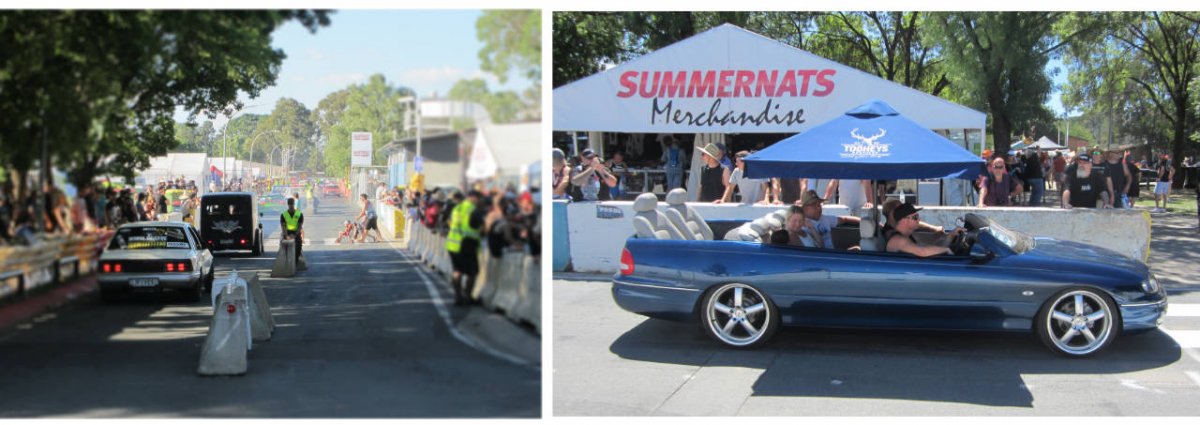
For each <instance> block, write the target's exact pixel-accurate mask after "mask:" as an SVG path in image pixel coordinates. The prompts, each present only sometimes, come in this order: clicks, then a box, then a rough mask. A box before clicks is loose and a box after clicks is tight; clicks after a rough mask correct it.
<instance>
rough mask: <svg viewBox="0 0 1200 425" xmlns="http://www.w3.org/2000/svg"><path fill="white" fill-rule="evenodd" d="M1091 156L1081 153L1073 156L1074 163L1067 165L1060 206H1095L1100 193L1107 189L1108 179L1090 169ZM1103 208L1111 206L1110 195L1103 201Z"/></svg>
mask: <svg viewBox="0 0 1200 425" xmlns="http://www.w3.org/2000/svg"><path fill="white" fill-rule="evenodd" d="M1093 166H1094V165H1093V164H1092V156H1091V155H1088V154H1087V153H1081V154H1079V155H1077V156H1076V157H1075V163H1074V164H1071V166H1070V167H1067V171H1066V173H1067V182H1066V183H1067V184H1066V185H1065V187H1064V189H1065V190H1063V195H1062V207H1063V208H1066V209H1071V208H1096V201H1097V200H1099V199H1100V193H1101V192H1104V191H1105V190H1107V187H1108V186H1107V185H1108V184H1109V180H1108V179H1107V177H1106V176H1104V175H1103V174H1101V173H1099V172H1096V171H1095V170H1093V169H1092V167H1093ZM1104 208H1112V199H1111V197H1110V198H1109V199H1108V200H1107V201H1105V202H1104Z"/></svg>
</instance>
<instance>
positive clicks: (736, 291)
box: [733, 288, 742, 307]
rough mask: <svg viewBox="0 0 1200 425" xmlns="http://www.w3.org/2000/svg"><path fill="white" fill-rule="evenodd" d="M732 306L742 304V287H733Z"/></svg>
mask: <svg viewBox="0 0 1200 425" xmlns="http://www.w3.org/2000/svg"><path fill="white" fill-rule="evenodd" d="M733 306H734V307H741V306H742V288H733Z"/></svg>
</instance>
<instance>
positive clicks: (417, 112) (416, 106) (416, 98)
mask: <svg viewBox="0 0 1200 425" xmlns="http://www.w3.org/2000/svg"><path fill="white" fill-rule="evenodd" d="M400 101H401V102H405V103H408V102H412V104H413V107H412V112H413V120H414V121H416V122H417V157H420V156H421V96H420V95H419V94H417V93H416V92H415V91H414V92H413V95H412V96H405V97H402V98H400Z"/></svg>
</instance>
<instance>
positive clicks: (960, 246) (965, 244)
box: [950, 231, 974, 255]
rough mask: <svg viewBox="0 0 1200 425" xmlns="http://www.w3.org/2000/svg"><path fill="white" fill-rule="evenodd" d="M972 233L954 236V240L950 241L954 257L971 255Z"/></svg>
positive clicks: (961, 233)
mask: <svg viewBox="0 0 1200 425" xmlns="http://www.w3.org/2000/svg"><path fill="white" fill-rule="evenodd" d="M971 233H972V232H971V231H963V232H958V233H955V234H954V238H953V239H951V240H950V252H952V253H953V254H954V255H967V254H970V253H971V243H972V239H974V238H972V237H971V236H972V235H971Z"/></svg>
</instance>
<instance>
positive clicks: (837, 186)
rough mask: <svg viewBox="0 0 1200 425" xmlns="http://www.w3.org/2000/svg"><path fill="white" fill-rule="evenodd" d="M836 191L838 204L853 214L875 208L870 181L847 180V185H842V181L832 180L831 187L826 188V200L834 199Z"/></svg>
mask: <svg viewBox="0 0 1200 425" xmlns="http://www.w3.org/2000/svg"><path fill="white" fill-rule="evenodd" d="M834 191H837V199H838V203H839V204H842V205H845V206H846V207H847V208H850V212H851V213H854V212H858V211H859V210H862V209H871V208H872V207H874V206H873V205H871V200H870V199H871V181H870V180H847V181H846V184H845V185H842V184H841V180H840V179H833V180H830V181H829V185H828V186H826V187H825V199H830V198H831V197H833V194H834ZM822 201H824V199H822ZM810 218H811V217H810Z"/></svg>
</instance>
